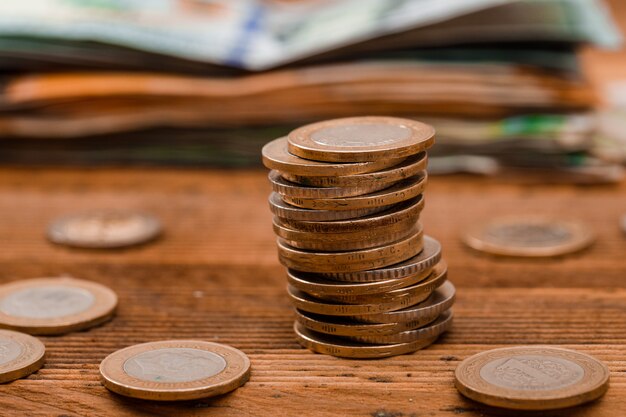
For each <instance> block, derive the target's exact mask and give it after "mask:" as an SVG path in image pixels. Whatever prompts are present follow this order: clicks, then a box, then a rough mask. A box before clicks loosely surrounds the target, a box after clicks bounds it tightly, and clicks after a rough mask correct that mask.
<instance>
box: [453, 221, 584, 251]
mask: <svg viewBox="0 0 626 417" xmlns="http://www.w3.org/2000/svg"><path fill="white" fill-rule="evenodd" d="M463 241H464V242H465V243H466V244H467V245H468V246H470V247H471V248H474V249H476V250H479V251H483V252H487V253H491V254H495V255H503V256H527V257H547V256H559V255H564V254H567V253H571V252H576V251H579V250H581V249H584V248H586V247H587V246H589V245H591V244H592V243H593V241H594V235H593V233H592V232H591V231H590V230H589V229H588V228H586V227H585V226H584V225H583V224H580V223H577V222H570V221H563V220H558V219H551V218H546V217H526V216H519V217H503V218H499V219H495V220H492V221H490V222H489V223H487V224H486V225H483V226H478V227H473V228H471V229H470V230H469V231H468V232H467V233H466V234H465V235H464V237H463Z"/></svg>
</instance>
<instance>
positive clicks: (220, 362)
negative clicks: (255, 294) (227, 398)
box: [100, 340, 250, 401]
mask: <svg viewBox="0 0 626 417" xmlns="http://www.w3.org/2000/svg"><path fill="white" fill-rule="evenodd" d="M100 375H101V379H102V384H103V385H104V386H105V387H107V388H108V389H110V390H111V391H113V392H116V393H118V394H121V395H125V396H128V397H134V398H141V399H145V400H158V401H179V400H193V399H198V398H206V397H213V396H216V395H220V394H225V393H227V392H230V391H233V390H235V389H237V388H238V387H240V386H241V385H243V384H244V383H246V381H247V380H248V379H249V377H250V360H249V359H248V357H247V356H246V355H245V354H244V353H243V352H241V351H240V350H238V349H235V348H233V347H230V346H226V345H221V344H218V343H210V342H202V341H195V340H168V341H161V342H151V343H143V344H140V345H135V346H130V347H127V348H125V349H122V350H118V351H117V352H114V353H112V354H110V355H109V356H107V357H106V358H105V359H104V360H103V361H102V363H101V364H100Z"/></svg>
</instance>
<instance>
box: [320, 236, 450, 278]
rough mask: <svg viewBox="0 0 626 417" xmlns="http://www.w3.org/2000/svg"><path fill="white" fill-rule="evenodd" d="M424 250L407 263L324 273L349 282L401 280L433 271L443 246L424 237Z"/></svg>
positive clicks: (329, 276)
mask: <svg viewBox="0 0 626 417" xmlns="http://www.w3.org/2000/svg"><path fill="white" fill-rule="evenodd" d="M423 245H424V249H423V250H422V251H421V252H420V253H418V254H417V255H415V256H413V257H412V258H409V259H407V260H406V261H403V262H400V263H397V264H393V265H391V266H387V267H384V268H379V269H370V270H366V271H352V272H323V273H322V275H323V276H325V277H327V278H328V279H332V280H336V281H347V282H374V281H384V280H389V279H399V278H403V277H407V276H409V275H413V274H416V273H419V272H420V271H424V270H427V269H431V268H432V267H433V266H434V265H435V264H437V263H438V262H439V261H440V259H441V245H440V244H439V242H438V241H437V240H435V239H433V238H432V237H430V236H424V242H423Z"/></svg>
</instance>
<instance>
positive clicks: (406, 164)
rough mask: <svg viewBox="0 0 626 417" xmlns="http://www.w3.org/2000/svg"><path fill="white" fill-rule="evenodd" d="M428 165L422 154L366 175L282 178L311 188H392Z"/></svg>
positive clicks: (290, 175) (287, 175) (423, 153)
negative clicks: (380, 186)
mask: <svg viewBox="0 0 626 417" xmlns="http://www.w3.org/2000/svg"><path fill="white" fill-rule="evenodd" d="M427 163H428V158H427V157H426V152H420V153H419V154H417V155H413V156H410V157H408V158H406V159H405V160H404V161H402V162H401V163H400V164H398V165H395V166H392V167H390V168H386V169H384V170H382V171H376V172H368V173H365V174H357V175H347V176H336V175H335V176H325V177H318V176H303V175H292V174H288V173H282V176H283V177H284V178H285V179H287V180H288V181H291V182H295V183H297V184H302V185H307V186H311V187H363V186H369V185H372V184H374V183H377V184H387V186H390V185H391V184H392V183H394V182H397V181H400V180H403V179H405V178H409V177H412V176H415V175H417V174H418V173H419V172H420V171H423V170H425V169H426V164H427ZM383 188H384V187H383Z"/></svg>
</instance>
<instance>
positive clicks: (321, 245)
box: [273, 218, 417, 252]
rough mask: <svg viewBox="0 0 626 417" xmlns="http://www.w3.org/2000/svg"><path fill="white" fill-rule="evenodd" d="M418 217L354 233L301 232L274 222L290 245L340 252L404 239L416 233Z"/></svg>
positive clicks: (276, 228)
mask: <svg viewBox="0 0 626 417" xmlns="http://www.w3.org/2000/svg"><path fill="white" fill-rule="evenodd" d="M416 223H417V219H416V218H409V219H407V220H406V221H405V222H402V223H396V224H393V225H391V226H385V227H381V228H378V229H364V230H362V231H360V232H353V233H324V234H321V233H310V232H299V231H297V230H292V229H288V228H285V227H283V226H279V225H278V224H276V223H274V225H273V226H274V232H275V233H276V235H277V236H279V237H281V238H283V239H285V242H287V244H288V245H289V246H293V247H294V248H297V249H305V250H312V251H322V252H338V251H351V250H363V249H370V248H375V247H377V246H385V245H388V244H390V243H393V242H397V241H398V240H402V239H404V238H406V237H407V236H409V235H410V234H412V233H415V227H416Z"/></svg>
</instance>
